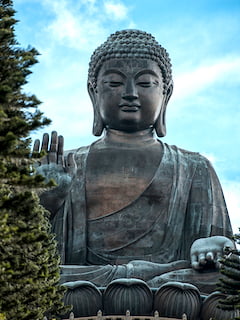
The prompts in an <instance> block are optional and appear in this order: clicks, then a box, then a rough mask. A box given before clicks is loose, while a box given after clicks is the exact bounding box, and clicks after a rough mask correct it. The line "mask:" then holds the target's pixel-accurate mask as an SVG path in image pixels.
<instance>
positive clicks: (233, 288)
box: [218, 234, 240, 319]
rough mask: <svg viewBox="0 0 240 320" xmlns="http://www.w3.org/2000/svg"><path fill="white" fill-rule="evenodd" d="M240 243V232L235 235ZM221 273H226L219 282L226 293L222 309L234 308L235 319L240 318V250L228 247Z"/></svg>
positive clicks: (222, 260) (221, 305)
mask: <svg viewBox="0 0 240 320" xmlns="http://www.w3.org/2000/svg"><path fill="white" fill-rule="evenodd" d="M234 240H235V241H236V243H237V244H240V234H237V235H235V236H234ZM220 271H221V273H222V274H223V275H224V276H223V277H222V278H220V280H219V283H218V288H219V290H220V291H221V292H222V293H224V294H225V295H226V298H225V299H222V300H220V301H219V308H220V309H222V310H229V311H230V310H234V311H235V319H240V314H239V311H240V251H239V250H237V249H234V250H232V249H229V248H226V252H225V256H224V257H223V258H222V259H221V269H220Z"/></svg>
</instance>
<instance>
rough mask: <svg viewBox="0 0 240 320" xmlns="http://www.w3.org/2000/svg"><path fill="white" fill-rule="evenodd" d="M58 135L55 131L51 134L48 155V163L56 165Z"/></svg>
mask: <svg viewBox="0 0 240 320" xmlns="http://www.w3.org/2000/svg"><path fill="white" fill-rule="evenodd" d="M57 150H58V135H57V132H56V131H53V132H52V134H51V143H50V148H49V153H48V159H49V163H57Z"/></svg>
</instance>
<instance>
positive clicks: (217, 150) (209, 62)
mask: <svg viewBox="0 0 240 320" xmlns="http://www.w3.org/2000/svg"><path fill="white" fill-rule="evenodd" d="M14 7H15V9H16V10H17V15H16V17H17V19H18V20H20V22H19V23H18V25H17V27H16V33H17V39H18V41H19V42H20V44H21V45H22V46H23V47H27V46H28V45H31V46H34V47H35V48H36V49H38V51H39V52H40V53H41V56H39V64H38V65H36V66H35V67H34V68H33V74H32V75H31V77H30V78H29V84H28V85H27V86H26V87H25V91H27V92H30V93H34V94H36V95H37V96H38V98H39V99H40V100H41V101H43V103H42V105H41V110H42V111H43V112H44V113H45V115H46V116H48V117H49V118H51V119H52V125H51V126H49V127H48V128H46V129H45V130H43V131H44V132H45V131H46V132H51V130H57V131H58V132H59V134H62V135H63V136H64V137H65V148H66V149H71V148H75V147H78V146H82V145H87V144H89V143H91V142H92V141H94V140H95V137H93V136H92V134H91V130H92V118H93V114H92V107H91V103H90V100H89V98H88V94H87V90H86V80H87V69H88V62H89V59H90V55H91V53H92V51H93V50H94V49H95V48H96V47H97V46H98V45H100V44H101V43H102V42H103V41H105V39H106V37H107V36H108V35H109V34H110V33H113V32H115V31H116V30H121V29H125V28H136V29H141V30H144V31H147V32H150V33H152V34H153V35H154V36H155V38H156V39H157V40H158V41H159V43H160V44H162V45H163V46H164V47H165V48H166V49H167V50H168V52H169V54H170V57H171V59H172V64H173V78H174V93H173V96H172V98H171V100H170V103H169V106H168V111H167V136H166V137H165V138H164V139H163V140H164V141H165V142H168V143H169V144H175V145H177V146H179V147H181V148H184V149H187V150H191V151H198V152H200V153H202V154H203V155H205V156H207V157H208V158H209V159H210V160H211V162H212V163H213V166H214V167H215V169H216V171H217V174H218V176H219V178H220V181H221V184H222V186H223V191H224V194H225V198H226V201H227V205H228V208H229V212H230V217H231V220H232V224H233V228H234V231H235V232H236V231H238V227H240V147H239V144H240V143H239V142H240V0H210V1H209V0H199V1H194V0H192V1H186V0H185V1H183V0H182V1H177V0H175V1H173V0H168V1H163V0H148V1H146V0H119V1H118V0H15V1H14ZM41 135H42V132H41V131H38V132H37V133H36V134H34V135H33V138H35V137H41Z"/></svg>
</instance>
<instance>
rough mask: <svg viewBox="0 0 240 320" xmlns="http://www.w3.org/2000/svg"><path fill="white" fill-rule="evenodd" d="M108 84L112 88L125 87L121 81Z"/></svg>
mask: <svg viewBox="0 0 240 320" xmlns="http://www.w3.org/2000/svg"><path fill="white" fill-rule="evenodd" d="M108 84H109V86H110V87H120V86H122V85H123V83H122V82H120V81H108Z"/></svg>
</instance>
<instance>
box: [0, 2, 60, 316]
mask: <svg viewBox="0 0 240 320" xmlns="http://www.w3.org/2000/svg"><path fill="white" fill-rule="evenodd" d="M14 14H15V11H14V9H13V2H12V1H11V0H0V234H1V238H0V288H1V290H0V316H1V317H2V319H6V320H10V319H11V320H21V319H26V320H27V319H29V320H38V319H43V316H44V314H46V313H47V314H48V316H50V317H51V315H54V314H57V313H60V312H61V311H63V312H65V311H66V310H65V309H64V307H63V303H62V296H63V291H64V289H63V288H62V287H61V286H60V285H59V284H58V283H59V278H60V272H59V257H58V255H57V249H56V242H55V240H54V237H53V235H52V234H51V233H50V226H49V222H48V213H47V211H46V210H45V209H44V208H43V207H42V206H41V205H40V203H39V198H38V196H37V194H36V191H39V189H41V188H46V187H47V185H46V184H45V183H44V179H43V177H42V176H40V175H34V174H33V172H34V170H33V167H34V165H33V160H32V157H31V150H30V145H31V139H30V138H29V135H30V133H31V132H32V131H33V130H35V129H38V128H41V127H43V126H45V125H47V124H49V123H50V120H49V119H47V118H45V117H43V114H42V113H41V112H40V111H39V110H38V106H39V104H40V101H39V100H38V99H37V98H36V96H35V95H27V94H26V93H24V92H23V86H24V85H25V84H26V83H27V76H28V75H29V74H30V73H31V71H30V69H29V68H30V67H31V66H32V65H34V64H35V63H36V62H37V59H36V56H37V55H38V52H37V51H36V50H35V49H34V48H28V49H26V50H25V49H22V48H20V47H19V45H18V43H17V41H16V39H15V35H14V25H15V24H16V22H17V21H16V20H15V19H14Z"/></svg>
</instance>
